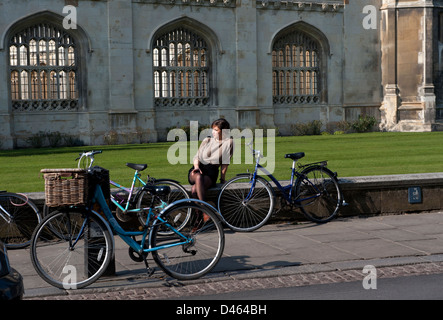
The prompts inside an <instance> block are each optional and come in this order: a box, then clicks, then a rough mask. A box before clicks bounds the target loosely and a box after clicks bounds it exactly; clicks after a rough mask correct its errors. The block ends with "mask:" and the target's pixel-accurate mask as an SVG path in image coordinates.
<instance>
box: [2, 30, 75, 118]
mask: <svg viewBox="0 0 443 320" xmlns="http://www.w3.org/2000/svg"><path fill="white" fill-rule="evenodd" d="M77 52H78V50H77V46H76V43H75V42H74V39H73V38H72V37H71V36H70V35H69V34H68V33H67V32H66V31H64V30H63V29H61V28H57V27H56V26H54V25H52V24H50V23H38V24H35V25H33V26H30V27H27V28H25V29H23V30H21V31H19V32H17V33H15V34H13V35H12V37H11V38H10V39H9V71H10V80H11V98H12V109H13V111H15V112H19V111H40V110H77V108H78V98H79V93H78V79H79V75H78V62H77V59H78V53H77Z"/></svg>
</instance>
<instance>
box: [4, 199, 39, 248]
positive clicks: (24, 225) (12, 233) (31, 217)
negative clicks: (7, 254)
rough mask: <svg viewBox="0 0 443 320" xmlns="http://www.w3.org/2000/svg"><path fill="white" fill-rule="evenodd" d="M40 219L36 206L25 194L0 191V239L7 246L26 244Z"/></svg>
mask: <svg viewBox="0 0 443 320" xmlns="http://www.w3.org/2000/svg"><path fill="white" fill-rule="evenodd" d="M2 208H3V209H2ZM3 210H4V211H3ZM5 211H6V212H5ZM40 221H41V216H40V213H39V210H38V208H37V206H36V205H35V204H34V203H33V202H32V201H31V200H30V199H28V198H27V197H26V196H24V195H21V194H16V193H10V192H4V193H0V240H1V241H2V242H3V243H5V245H6V247H7V248H9V249H18V248H24V247H26V246H28V245H29V244H30V243H31V236H32V233H33V232H34V229H35V227H37V225H38V224H39V223H40Z"/></svg>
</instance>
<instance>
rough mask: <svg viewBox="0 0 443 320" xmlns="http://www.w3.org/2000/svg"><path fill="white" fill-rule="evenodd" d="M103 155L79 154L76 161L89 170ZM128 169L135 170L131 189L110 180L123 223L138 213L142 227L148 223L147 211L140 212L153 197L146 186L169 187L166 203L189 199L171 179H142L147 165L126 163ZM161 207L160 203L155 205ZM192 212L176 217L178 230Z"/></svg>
mask: <svg viewBox="0 0 443 320" xmlns="http://www.w3.org/2000/svg"><path fill="white" fill-rule="evenodd" d="M100 153H102V151H101V150H98V151H94V150H92V151H88V152H83V153H80V154H79V157H78V158H77V159H75V160H76V161H78V168H81V169H89V168H91V167H92V166H93V164H94V161H95V159H94V155H95V154H100ZM126 166H127V167H128V168H131V169H133V170H135V172H134V176H133V178H132V184H131V187H130V188H126V187H124V186H122V185H121V184H119V183H117V182H115V181H112V180H110V181H109V183H110V185H111V186H112V187H115V188H117V189H116V190H114V191H111V202H112V203H113V204H114V205H115V207H116V210H115V211H116V216H117V218H118V219H119V220H120V221H122V222H128V221H130V220H131V218H132V215H131V214H130V213H134V212H135V213H137V218H138V220H139V223H140V225H141V226H143V225H144V224H145V222H146V219H147V216H146V211H145V210H140V209H142V208H143V207H145V206H147V205H150V204H151V201H152V197H151V196H150V192H147V191H146V190H145V189H144V188H145V186H146V185H154V186H168V187H170V188H171V192H169V193H168V194H167V195H163V196H162V197H161V198H162V201H165V202H166V203H172V202H175V201H177V200H180V199H189V195H188V193H187V191H186V189H185V188H184V187H183V186H182V185H181V184H180V183H179V182H178V181H175V180H171V179H155V178H152V177H149V176H148V178H147V180H146V182H145V181H143V180H142V179H141V174H140V172H142V171H143V170H145V169H146V168H147V166H148V165H147V164H135V163H126ZM137 182H139V183H140V184H141V185H142V187H141V188H139V189H138V190H136V189H135V184H136V183H137ZM155 204H156V205H160V203H159V202H157V203H155ZM190 214H191V212H190V210H189V212H188V213H187V214H181V215H178V216H176V217H175V223H176V228H177V229H179V230H180V226H184V225H186V223H187V222H188V220H189V217H190Z"/></svg>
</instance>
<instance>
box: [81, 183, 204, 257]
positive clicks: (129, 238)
mask: <svg viewBox="0 0 443 320" xmlns="http://www.w3.org/2000/svg"><path fill="white" fill-rule="evenodd" d="M184 201H187V199H186V200H179V201H177V202H175V203H174V204H177V203H180V202H184ZM193 201H197V202H200V200H196V199H193ZM94 203H97V204H98V205H99V206H100V207H101V209H102V210H103V213H104V214H105V217H106V219H107V222H106V225H110V226H111V228H112V229H113V230H114V231H115V233H117V235H118V236H119V237H120V238H121V239H122V240H123V241H124V242H125V243H126V244H128V245H129V246H130V247H131V248H132V249H133V250H134V251H135V252H137V253H140V254H141V253H149V252H152V251H157V250H161V249H165V248H170V247H175V246H180V245H184V244H189V243H191V242H192V241H193V240H192V239H191V238H188V237H187V236H185V235H183V234H182V233H181V232H180V231H178V230H177V229H175V228H174V227H173V226H171V225H170V224H169V223H168V222H167V221H166V220H164V219H162V218H161V217H160V215H161V213H162V212H163V211H164V210H167V209H168V208H169V206H171V205H174V204H170V205H169V206H167V205H166V203H165V202H163V201H162V204H161V206H159V207H156V208H161V209H163V210H162V211H161V212H160V214H159V215H155V214H154V212H153V210H152V208H150V209H149V212H148V218H147V219H146V223H145V227H144V228H143V231H126V230H124V229H123V228H122V227H121V226H120V225H119V223H118V222H117V220H116V219H115V218H114V216H113V215H112V212H111V210H110V209H109V207H108V204H107V203H106V200H105V197H104V195H103V191H102V189H101V187H100V186H99V185H97V186H96V188H95V193H94V198H93V200H92V204H94ZM138 210H140V209H138ZM90 211H91V212H92V213H93V214H95V215H97V216H99V217H101V216H100V214H99V213H98V212H97V211H95V210H93V209H90ZM151 219H154V220H155V221H159V222H160V223H162V224H164V225H166V226H167V227H168V228H169V229H170V230H171V231H173V232H174V233H176V234H177V235H179V236H180V238H182V239H183V241H179V242H176V243H174V244H168V245H164V246H158V247H149V248H145V242H146V239H147V235H148V232H150V231H151V230H152V228H151V227H150V226H149V223H150V221H151ZM80 234H81V233H79V237H80ZM135 236H142V240H141V242H140V243H138V242H137V241H135V240H134V239H133V237H135ZM149 238H150V237H149Z"/></svg>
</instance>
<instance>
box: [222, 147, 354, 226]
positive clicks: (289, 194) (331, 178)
mask: <svg viewBox="0 0 443 320" xmlns="http://www.w3.org/2000/svg"><path fill="white" fill-rule="evenodd" d="M251 144H252V142H251V143H249V144H248V146H249V148H250V149H251V152H252V154H253V156H254V157H255V159H256V160H255V169H254V172H253V173H243V174H238V175H237V176H236V177H234V178H232V179H230V180H229V181H227V182H226V183H225V184H224V185H223V186H222V188H221V191H220V193H219V195H218V201H217V205H218V210H219V212H220V214H221V216H222V220H223V221H224V223H226V225H227V226H228V227H229V228H231V229H232V230H234V231H244V232H246V231H254V230H257V229H258V228H260V227H262V226H263V225H264V224H265V223H266V222H267V221H268V220H269V218H270V217H271V215H272V213H273V209H274V203H275V192H274V189H273V188H272V186H271V184H270V183H269V181H268V180H266V179H265V178H264V177H262V176H260V175H258V170H259V169H260V170H261V171H262V172H263V173H264V174H265V175H266V176H267V177H268V178H270V179H271V181H272V182H274V184H275V185H276V187H277V189H278V190H279V191H280V192H281V198H282V206H284V205H290V206H291V207H297V208H300V209H301V211H302V213H303V214H304V215H305V217H306V218H307V219H309V220H311V221H314V222H317V223H324V222H328V221H330V220H331V219H333V218H334V217H335V216H336V215H337V213H338V211H339V208H340V207H341V206H342V205H346V202H345V201H344V198H343V194H342V191H341V189H340V186H339V184H338V179H337V174H336V173H333V172H332V171H331V170H329V169H328V168H327V167H326V166H327V161H321V162H314V163H309V164H305V165H301V164H300V163H298V161H299V160H300V159H302V158H303V157H304V156H305V154H304V152H299V153H289V154H286V155H285V158H289V159H291V160H292V169H291V180H290V183H289V184H288V185H286V186H282V185H281V184H280V182H279V181H278V180H277V179H276V178H275V177H274V176H273V175H272V174H271V173H270V172H269V171H267V170H266V169H265V168H264V167H262V166H261V165H260V163H259V162H260V158H262V157H263V156H262V154H261V152H260V151H259V150H254V149H253V148H252V147H251ZM296 164H297V167H298V168H296Z"/></svg>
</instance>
